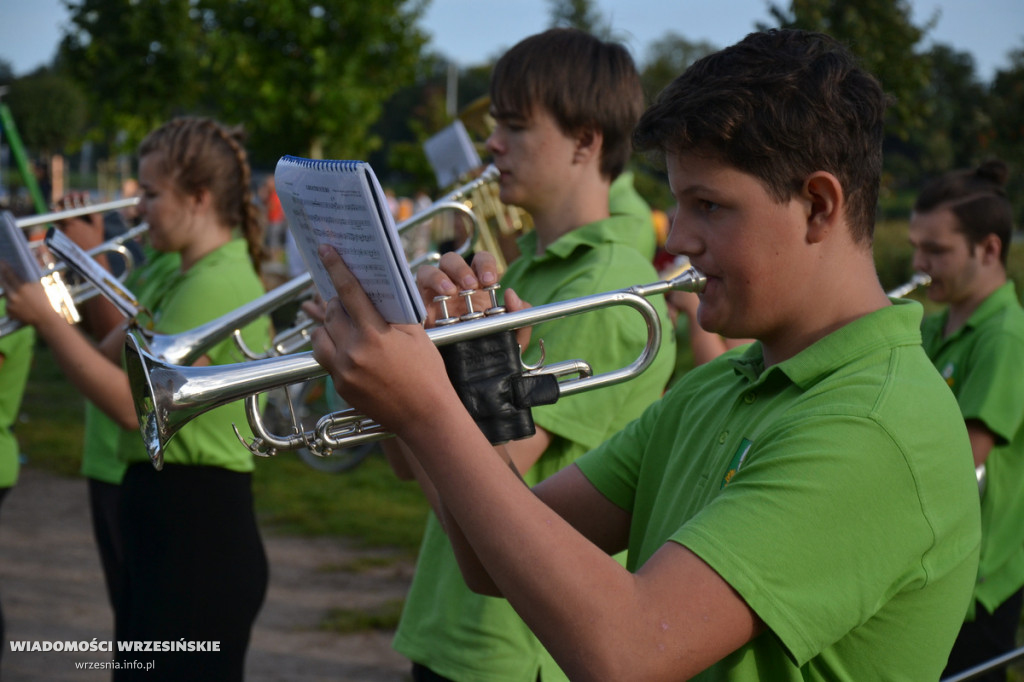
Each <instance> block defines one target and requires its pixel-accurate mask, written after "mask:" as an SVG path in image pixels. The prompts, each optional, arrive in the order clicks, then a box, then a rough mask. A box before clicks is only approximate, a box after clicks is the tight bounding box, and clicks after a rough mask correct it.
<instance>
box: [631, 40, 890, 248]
mask: <svg viewBox="0 0 1024 682" xmlns="http://www.w3.org/2000/svg"><path fill="white" fill-rule="evenodd" d="M887 104H888V98H887V97H886V95H885V93H884V92H883V91H882V87H881V85H880V84H879V83H878V81H877V80H876V79H875V78H874V76H872V75H871V74H870V73H868V72H867V71H865V70H864V69H862V68H861V67H860V65H859V64H858V62H857V60H856V58H854V56H853V55H852V54H851V53H850V52H849V50H847V49H846V48H845V47H844V46H843V45H842V44H841V43H839V42H838V41H837V40H835V39H834V38H832V37H830V36H827V35H825V34H823V33H814V32H809V31H799V30H780V29H773V30H769V31H764V32H758V33H751V34H750V35H748V36H747V37H746V38H744V39H743V40H742V41H740V42H739V43H737V44H735V45H733V46H732V47H729V48H726V49H724V50H721V51H720V52H716V53H714V54H711V55H708V56H707V57H704V58H703V59H700V60H698V61H697V62H694V64H693V65H691V66H690V67H689V68H688V69H687V70H686V71H685V72H684V73H683V74H682V75H681V76H679V77H678V78H676V80H675V81H673V82H672V83H671V84H670V85H669V86H668V87H666V88H665V90H663V91H662V92H661V94H660V95H659V96H658V99H657V101H656V102H655V104H653V105H652V106H651V107H650V108H649V109H648V110H647V111H646V112H645V113H644V115H643V116H642V117H641V118H640V122H639V124H638V125H637V130H636V133H635V135H634V143H635V144H636V146H637V147H638V148H639V149H643V150H657V151H661V152H666V153H680V152H684V151H692V150H707V151H710V152H711V153H713V154H717V155H719V156H720V157H721V158H722V159H723V160H724V161H725V162H727V163H729V164H730V165H732V166H733V167H735V168H738V169H739V170H741V171H743V172H745V173H749V174H750V175H753V176H754V177H756V178H758V179H759V180H760V181H761V182H762V183H763V184H764V186H765V188H766V189H767V191H768V193H769V194H770V195H771V196H772V197H773V198H775V199H776V200H777V201H780V202H782V201H785V200H787V199H789V198H790V197H792V196H793V195H794V194H795V193H796V192H799V191H800V189H801V187H802V186H803V182H804V180H805V179H806V178H807V176H808V175H810V174H811V173H813V172H815V171H819V170H824V171H827V172H829V173H832V174H833V175H835V176H836V178H838V179H839V182H840V183H842V186H843V191H844V193H845V196H846V202H847V212H846V214H847V219H848V221H849V223H850V229H851V232H852V234H853V236H854V238H855V239H856V240H858V241H861V240H866V241H867V242H868V243H870V241H871V238H872V235H873V232H874V224H875V204H876V202H877V201H878V186H879V181H880V178H881V172H882V133H883V128H884V115H885V109H886V106H887Z"/></svg>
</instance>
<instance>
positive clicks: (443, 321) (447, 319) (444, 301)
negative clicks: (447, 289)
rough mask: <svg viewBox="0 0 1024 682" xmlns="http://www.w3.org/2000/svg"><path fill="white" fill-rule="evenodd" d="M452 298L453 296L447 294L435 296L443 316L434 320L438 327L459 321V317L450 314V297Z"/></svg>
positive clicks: (435, 301)
mask: <svg viewBox="0 0 1024 682" xmlns="http://www.w3.org/2000/svg"><path fill="white" fill-rule="evenodd" d="M450 298H451V296H445V295H443V294H442V295H440V296H435V297H434V303H437V304H438V305H440V306H441V316H440V317H439V318H437V320H435V321H434V324H435V325H437V326H438V327H444V326H447V325H449V324H454V323H456V322H458V321H459V318H457V317H451V316H449V315H448V299H450Z"/></svg>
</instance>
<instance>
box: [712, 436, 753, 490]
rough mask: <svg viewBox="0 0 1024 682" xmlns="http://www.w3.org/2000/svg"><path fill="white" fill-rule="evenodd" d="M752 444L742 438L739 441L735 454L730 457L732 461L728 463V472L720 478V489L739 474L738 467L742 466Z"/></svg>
mask: <svg viewBox="0 0 1024 682" xmlns="http://www.w3.org/2000/svg"><path fill="white" fill-rule="evenodd" d="M753 444H754V443H753V442H752V441H749V440H747V439H746V438H744V439H743V440H742V441H740V446H739V447H738V448H737V449H736V454H734V455H733V456H732V461H731V462H729V470H728V471H726V472H725V476H723V477H722V485H721V486H720V487H721V488H724V487H725V486H727V485H729V483H731V482H732V479H733V477H734V476H736V474H737V473H739V470H740V467H741V466H743V460H745V459H746V458H747V453H748V452H750V447H751V446H752V445H753Z"/></svg>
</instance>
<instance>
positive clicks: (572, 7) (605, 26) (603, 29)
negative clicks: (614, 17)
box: [548, 0, 614, 40]
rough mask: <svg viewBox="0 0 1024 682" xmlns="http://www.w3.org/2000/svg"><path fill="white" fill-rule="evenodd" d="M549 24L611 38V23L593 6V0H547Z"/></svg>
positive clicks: (604, 38)
mask: <svg viewBox="0 0 1024 682" xmlns="http://www.w3.org/2000/svg"><path fill="white" fill-rule="evenodd" d="M548 2H549V4H550V5H551V26H552V27H563V28H566V27H567V28H578V29H580V30H581V31H586V32H587V33H590V34H591V35H595V36H597V37H598V38H601V39H602V40H613V39H614V38H613V35H614V34H613V32H612V27H611V23H610V22H609V21H608V20H607V19H605V18H604V15H602V14H601V11H600V10H599V9H597V7H595V6H594V2H593V0H548Z"/></svg>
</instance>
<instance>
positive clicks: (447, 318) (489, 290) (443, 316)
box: [434, 284, 505, 327]
mask: <svg viewBox="0 0 1024 682" xmlns="http://www.w3.org/2000/svg"><path fill="white" fill-rule="evenodd" d="M499 288H500V285H498V284H491V285H489V286H486V287H484V288H483V289H482V290H479V289H463V290H462V291H460V292H459V296H461V297H462V301H463V307H464V308H465V311H466V312H464V313H462V314H461V315H452V314H449V312H448V301H450V300H451V298H452V297H451V296H447V295H440V296H435V297H434V303H436V304H437V305H438V306H439V307H440V313H439V314H438V318H437V319H436V320H435V321H434V324H435V325H437V326H439V327H443V326H446V325H449V324H454V323H456V322H468V321H470V320H478V319H480V318H481V317H485V316H491V315H499V314H501V313H503V312H505V307H504V306H501V305H498V289H499ZM479 291H483V292H485V293H486V294H487V297H488V302H489V305H487V307H486V308H484V310H476V309H475V307H474V304H473V296H474V295H475V294H476V293H478V292H479Z"/></svg>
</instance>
